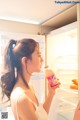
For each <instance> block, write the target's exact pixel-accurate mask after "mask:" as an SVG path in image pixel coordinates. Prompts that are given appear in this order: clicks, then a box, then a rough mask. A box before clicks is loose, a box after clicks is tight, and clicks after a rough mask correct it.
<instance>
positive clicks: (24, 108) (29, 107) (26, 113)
mask: <svg viewBox="0 0 80 120" xmlns="http://www.w3.org/2000/svg"><path fill="white" fill-rule="evenodd" d="M17 112H18V115H19V116H20V117H21V118H22V120H37V117H36V115H35V109H34V107H33V104H32V103H31V102H30V101H29V100H28V99H27V97H26V96H20V97H19V99H18V101H17Z"/></svg>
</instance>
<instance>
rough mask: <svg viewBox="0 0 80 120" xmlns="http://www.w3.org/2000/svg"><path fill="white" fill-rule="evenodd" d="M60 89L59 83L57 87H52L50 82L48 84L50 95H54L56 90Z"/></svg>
mask: <svg viewBox="0 0 80 120" xmlns="http://www.w3.org/2000/svg"><path fill="white" fill-rule="evenodd" d="M59 87H60V82H58V84H56V85H55V86H53V87H51V86H50V84H49V82H48V91H49V93H50V94H54V93H55V91H56V89H57V88H59Z"/></svg>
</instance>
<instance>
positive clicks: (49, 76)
mask: <svg viewBox="0 0 80 120" xmlns="http://www.w3.org/2000/svg"><path fill="white" fill-rule="evenodd" d="M45 73H46V75H45V76H46V79H47V80H48V82H49V83H50V86H51V87H54V86H56V85H57V84H58V83H59V79H58V78H57V77H56V75H55V73H54V72H53V70H52V69H51V68H50V67H48V66H47V67H46V70H45Z"/></svg>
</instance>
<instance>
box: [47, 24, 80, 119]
mask: <svg viewBox="0 0 80 120" xmlns="http://www.w3.org/2000/svg"><path fill="white" fill-rule="evenodd" d="M46 43H47V45H46V46H47V51H46V58H47V65H48V66H50V68H51V69H52V70H53V71H54V73H55V74H56V76H57V78H58V79H59V81H60V83H61V85H60V88H59V89H58V90H57V92H56V94H55V97H54V98H53V101H52V105H51V110H50V115H49V119H50V120H52V119H54V120H73V115H74V111H75V108H76V105H77V102H78V90H74V89H71V88H70V86H71V85H72V80H73V79H77V80H78V38H77V22H74V23H72V24H69V25H67V26H64V27H62V28H59V29H57V30H53V31H51V32H50V33H49V35H48V36H47V41H46ZM55 109H56V111H55Z"/></svg>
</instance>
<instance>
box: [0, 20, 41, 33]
mask: <svg viewBox="0 0 80 120" xmlns="http://www.w3.org/2000/svg"><path fill="white" fill-rule="evenodd" d="M0 31H5V32H20V33H27V34H37V33H39V32H41V27H40V25H33V24H26V23H21V22H13V21H7V20H0Z"/></svg>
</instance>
